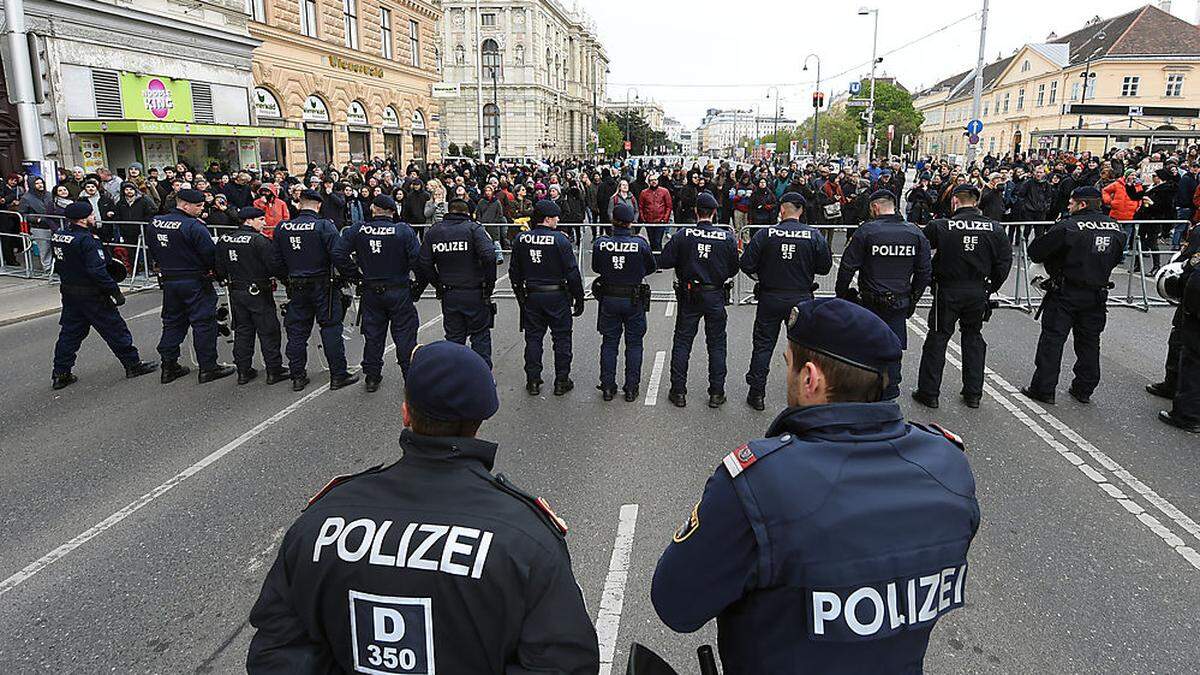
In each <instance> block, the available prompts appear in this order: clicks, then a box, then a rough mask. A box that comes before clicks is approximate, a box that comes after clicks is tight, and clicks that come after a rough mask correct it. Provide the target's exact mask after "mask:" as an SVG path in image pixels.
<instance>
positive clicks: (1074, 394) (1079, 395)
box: [1067, 389, 1092, 405]
mask: <svg viewBox="0 0 1200 675" xmlns="http://www.w3.org/2000/svg"><path fill="white" fill-rule="evenodd" d="M1067 393H1068V394H1070V395H1071V398H1073V399H1075V400H1076V401H1079V402H1080V403H1082V404H1084V405H1087V404H1089V403H1091V402H1092V397H1091V395H1089V394H1085V393H1083V392H1082V391H1075V390H1074V389H1068V390H1067Z"/></svg>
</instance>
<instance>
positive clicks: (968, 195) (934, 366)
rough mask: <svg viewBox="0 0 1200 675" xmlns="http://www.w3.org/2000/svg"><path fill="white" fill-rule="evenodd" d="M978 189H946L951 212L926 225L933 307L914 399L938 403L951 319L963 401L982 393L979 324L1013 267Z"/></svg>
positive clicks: (972, 402) (983, 350)
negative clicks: (958, 342) (958, 344)
mask: <svg viewBox="0 0 1200 675" xmlns="http://www.w3.org/2000/svg"><path fill="white" fill-rule="evenodd" d="M978 204H979V188H977V187H975V186H974V185H971V184H969V183H964V184H962V185H959V186H957V187H955V188H954V190H953V192H951V194H950V206H951V208H952V209H953V215H951V216H950V217H949V218H939V219H936V220H933V221H931V222H930V223H929V224H928V225H926V226H925V238H926V239H928V240H929V246H930V248H932V249H933V250H934V251H936V253H935V254H934V256H933V278H934V286H933V308H932V309H930V310H929V333H928V335H927V336H926V338H925V346H924V347H923V349H922V351H921V370H920V374H919V376H918V379H917V388H916V389H914V390H913V392H912V397H913V400H914V401H916V402H917V403H920V404H921V405H924V406H928V407H930V408H936V407H938V395H939V393H940V392H941V387H942V371H943V370H944V369H945V367H946V345H947V344H948V343H949V342H950V337H951V336H952V335H954V324H955V323H959V324H961V325H962V372H963V388H962V400H963V402H964V403H965V404H966V405H967V407H969V408H978V407H979V401H980V399H981V398H982V397H983V368H984V363H985V362H986V360H987V342H985V341H984V339H983V324H984V322H985V321H987V320H988V319H989V318H990V317H991V313H992V310H991V306H990V305H989V304H988V297H989V296H990V295H991V294H992V293H995V292H996V291H998V290H1000V288H1001V287H1002V286H1003V285H1004V281H1005V280H1006V279H1008V273H1009V271H1010V270H1011V269H1012V249H1011V248H1010V247H1009V244H1008V235H1007V233H1006V232H1005V230H1004V226H1003V225H1002V224H1000V223H999V222H997V221H995V220H992V219H991V218H988V217H987V216H985V215H983V213H982V212H980V210H979V208H978V206H977V205H978Z"/></svg>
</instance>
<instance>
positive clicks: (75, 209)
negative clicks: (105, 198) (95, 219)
mask: <svg viewBox="0 0 1200 675" xmlns="http://www.w3.org/2000/svg"><path fill="white" fill-rule="evenodd" d="M91 213H92V203H91V202H71V203H70V204H67V208H65V209H63V216H65V217H66V219H67V220H83V219H84V218H87V217H88V216H89V215H91Z"/></svg>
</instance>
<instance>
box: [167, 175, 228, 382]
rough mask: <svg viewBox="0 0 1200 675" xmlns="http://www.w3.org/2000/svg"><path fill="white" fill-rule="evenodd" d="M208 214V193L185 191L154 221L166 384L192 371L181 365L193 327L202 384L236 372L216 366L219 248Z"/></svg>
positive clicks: (220, 365)
mask: <svg viewBox="0 0 1200 675" xmlns="http://www.w3.org/2000/svg"><path fill="white" fill-rule="evenodd" d="M203 210H204V193H203V192H201V191H199V190H190V189H189V190H180V191H179V192H178V193H176V195H175V208H174V209H173V210H172V211H171V212H170V213H168V214H165V215H161V216H155V217H154V218H152V219H151V220H150V225H149V226H148V228H147V230H148V232H149V234H148V236H147V237H146V242H147V245H148V247H149V254H150V258H151V260H153V261H154V262H155V265H156V266H157V267H158V285H159V286H161V287H162V291H163V305H162V324H163V332H162V338H161V339H160V340H159V342H158V353H159V355H160V356H162V373H161V375H160V378H159V379H160V381H161V382H162V383H163V384H167V383H169V382H174V381H175V380H177V379H179V378H181V377H183V376H184V375H187V374H188V373H189V372H191V369H190V368H188V367H187V366H184V365H180V363H179V345H181V344H182V343H183V339H184V338H185V337H187V332H188V326H191V328H192V346H193V347H194V348H195V350H196V361H197V362H199V365H200V376H199V377H200V384H204V383H205V382H212V381H213V380H219V379H221V378H223V377H228V376H230V375H233V374H234V372H236V369H235V368H234V367H233V366H230V365H226V364H223V363H217V291H216V289H215V288H213V284H212V279H213V276H214V274H215V268H216V264H217V263H216V256H217V246H216V244H215V243H214V242H213V237H212V235H211V234H209V232H208V228H207V227H206V226H205V225H204V221H202V220H200V219H199V217H198V216H199V215H200V213H201V212H202V211H203Z"/></svg>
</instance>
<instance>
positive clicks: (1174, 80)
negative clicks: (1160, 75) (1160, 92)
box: [1166, 73, 1183, 98]
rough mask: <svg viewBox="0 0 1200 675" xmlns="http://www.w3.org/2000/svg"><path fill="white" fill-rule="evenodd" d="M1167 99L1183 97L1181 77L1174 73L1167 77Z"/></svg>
mask: <svg viewBox="0 0 1200 675" xmlns="http://www.w3.org/2000/svg"><path fill="white" fill-rule="evenodd" d="M1166 95H1167V98H1178V97H1180V96H1183V75H1182V74H1180V73H1175V74H1172V75H1168V76H1167V94H1166Z"/></svg>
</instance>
